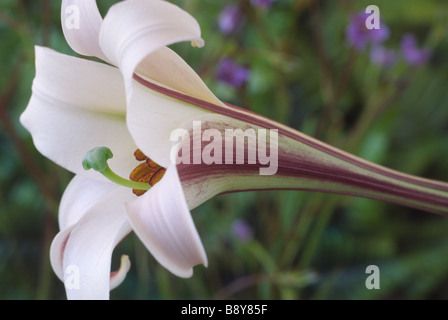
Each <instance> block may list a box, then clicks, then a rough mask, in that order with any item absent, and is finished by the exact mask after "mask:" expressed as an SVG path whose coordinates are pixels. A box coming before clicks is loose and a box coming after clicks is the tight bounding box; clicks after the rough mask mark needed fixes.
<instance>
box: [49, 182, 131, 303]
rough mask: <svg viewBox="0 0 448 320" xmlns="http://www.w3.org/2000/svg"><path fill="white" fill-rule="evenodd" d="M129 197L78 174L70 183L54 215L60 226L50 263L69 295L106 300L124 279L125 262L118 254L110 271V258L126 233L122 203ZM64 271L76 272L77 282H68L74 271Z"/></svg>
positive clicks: (115, 187)
mask: <svg viewBox="0 0 448 320" xmlns="http://www.w3.org/2000/svg"><path fill="white" fill-rule="evenodd" d="M93 195H94V196H95V197H96V201H94V202H92V199H93ZM132 199H135V196H134V195H132V193H131V192H130V191H129V190H127V189H126V188H122V187H119V186H116V185H114V184H112V183H107V182H101V181H95V180H90V179H86V178H84V177H82V176H76V177H75V178H74V179H73V180H72V182H71V183H70V185H69V187H68V188H67V190H66V192H65V193H64V197H63V200H62V203H61V210H60V213H59V214H60V217H61V218H60V224H61V226H63V227H65V228H64V229H62V231H61V232H60V233H59V234H58V235H57V236H56V237H55V239H54V240H53V243H52V246H51V249H50V257H51V264H52V267H53V269H54V270H55V272H56V274H57V275H58V277H60V278H61V280H63V281H64V282H65V284H66V291H67V297H68V298H69V299H108V298H109V291H110V290H111V289H113V288H114V287H116V286H117V285H118V284H120V283H121V281H123V280H124V278H125V275H126V273H127V271H128V270H129V260H127V259H126V258H123V259H122V264H121V267H120V269H119V270H118V271H117V272H114V273H112V275H111V273H110V269H111V257H112V252H113V249H114V248H115V246H116V245H117V244H118V243H119V242H120V241H121V240H122V239H123V238H124V237H125V236H126V235H127V234H128V233H129V232H130V231H131V227H130V225H129V223H128V220H127V216H126V212H125V209H124V205H123V204H124V203H125V202H128V201H131V200H132ZM68 270H76V273H77V274H76V276H79V279H78V280H79V282H78V284H79V285H76V283H75V284H74V283H71V282H70V280H71V279H70V277H71V276H73V275H71V274H70V272H69V271H68Z"/></svg>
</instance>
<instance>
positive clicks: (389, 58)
mask: <svg viewBox="0 0 448 320" xmlns="http://www.w3.org/2000/svg"><path fill="white" fill-rule="evenodd" d="M370 61H372V62H373V63H374V64H376V65H378V66H381V67H390V66H392V65H393V64H395V62H396V61H397V53H396V52H395V50H392V49H388V48H385V47H383V46H374V47H373V48H372V51H371V52H370Z"/></svg>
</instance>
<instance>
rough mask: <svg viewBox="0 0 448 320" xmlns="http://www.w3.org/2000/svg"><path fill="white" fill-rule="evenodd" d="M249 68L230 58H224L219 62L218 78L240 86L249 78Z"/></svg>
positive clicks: (231, 84)
mask: <svg viewBox="0 0 448 320" xmlns="http://www.w3.org/2000/svg"><path fill="white" fill-rule="evenodd" d="M249 75H250V71H249V68H247V67H244V66H241V65H238V64H236V63H235V62H234V61H233V60H232V59H230V58H223V59H221V61H220V62H219V64H218V73H217V75H216V79H217V80H218V81H220V82H223V83H226V84H228V85H230V86H232V87H234V88H240V87H241V86H242V85H243V84H244V83H246V82H247V80H248V79H249Z"/></svg>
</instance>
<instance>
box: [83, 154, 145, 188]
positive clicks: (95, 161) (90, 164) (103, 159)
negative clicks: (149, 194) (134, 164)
mask: <svg viewBox="0 0 448 320" xmlns="http://www.w3.org/2000/svg"><path fill="white" fill-rule="evenodd" d="M112 158H113V153H112V151H111V150H110V149H109V148H107V147H97V148H94V149H92V150H90V151H89V152H87V154H86V155H85V157H84V159H83V161H82V166H83V168H84V169H85V170H90V169H93V170H95V171H97V172H99V173H101V174H102V175H103V176H105V177H106V178H107V179H109V180H110V181H112V182H114V183H116V184H118V185H120V186H123V187H127V188H131V189H134V190H142V191H147V190H149V189H151V187H152V186H151V185H150V184H148V183H143V182H137V181H131V180H127V179H125V178H122V177H120V176H119V175H117V174H116V173H115V172H113V171H112V169H111V168H110V167H109V165H108V163H107V161H108V160H109V159H112Z"/></svg>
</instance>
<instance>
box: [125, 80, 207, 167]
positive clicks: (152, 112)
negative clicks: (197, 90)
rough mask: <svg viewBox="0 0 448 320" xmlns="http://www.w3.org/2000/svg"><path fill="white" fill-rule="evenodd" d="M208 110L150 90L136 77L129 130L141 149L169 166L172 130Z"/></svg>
mask: <svg viewBox="0 0 448 320" xmlns="http://www.w3.org/2000/svg"><path fill="white" fill-rule="evenodd" d="M206 114H209V112H208V111H206V110H204V109H200V108H196V107H194V106H191V105H189V104H186V103H183V102H180V101H178V100H174V99H171V98H168V97H167V96H164V95H162V94H160V93H158V92H155V91H151V90H148V89H147V88H146V87H145V86H143V85H141V84H140V83H137V82H136V81H135V80H134V86H133V91H132V97H131V99H130V103H129V105H128V114H127V123H128V129H129V132H130V134H131V135H132V137H133V138H134V141H135V143H136V144H137V145H138V146H139V148H140V150H142V151H143V153H145V154H146V155H147V156H148V157H150V158H151V159H152V160H154V161H155V162H156V163H158V164H159V165H161V166H163V167H165V168H166V167H168V166H169V164H170V150H171V141H170V136H171V133H172V132H173V131H174V130H176V129H178V128H179V127H180V125H181V123H183V122H184V121H185V120H186V119H189V118H195V117H198V116H201V115H206Z"/></svg>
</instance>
